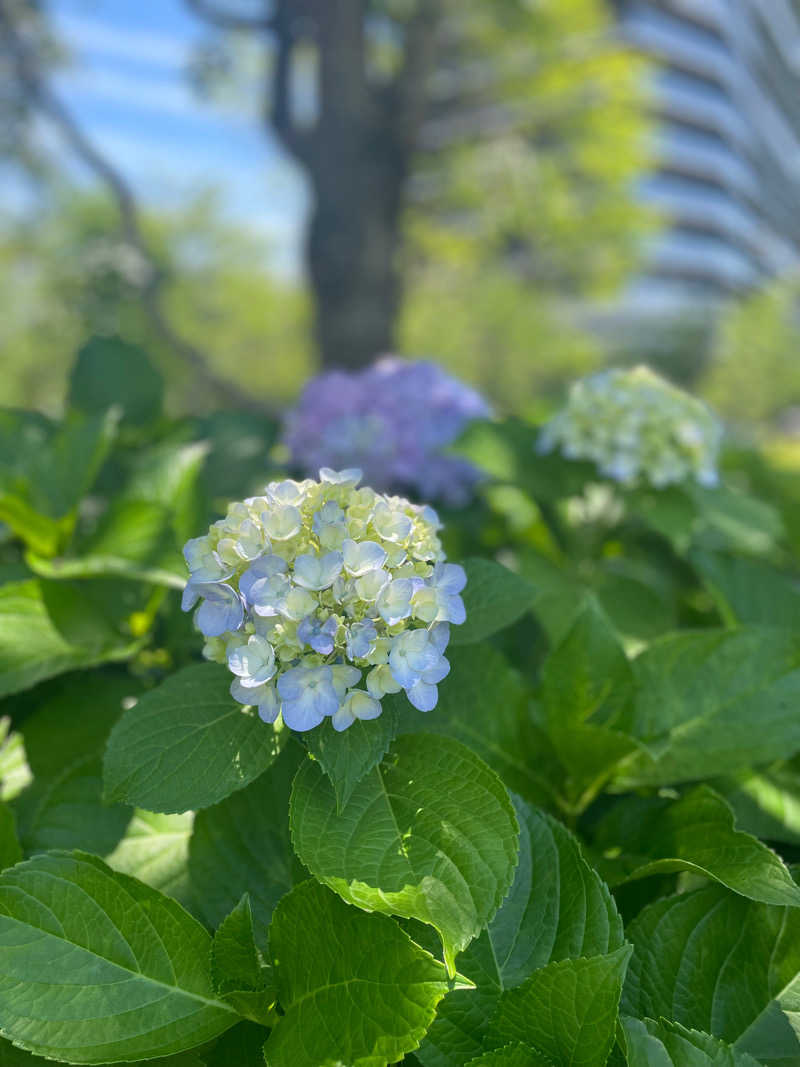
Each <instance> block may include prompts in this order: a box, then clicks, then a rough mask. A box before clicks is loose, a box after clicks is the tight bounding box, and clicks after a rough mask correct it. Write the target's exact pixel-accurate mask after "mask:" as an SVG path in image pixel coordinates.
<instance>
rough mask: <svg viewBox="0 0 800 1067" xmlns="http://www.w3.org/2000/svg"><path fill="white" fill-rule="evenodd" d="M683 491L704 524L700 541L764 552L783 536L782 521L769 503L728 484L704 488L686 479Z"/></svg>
mask: <svg viewBox="0 0 800 1067" xmlns="http://www.w3.org/2000/svg"><path fill="white" fill-rule="evenodd" d="M685 491H686V493H687V494H688V495H689V496H690V497H691V499H692V501H693V503H694V505H695V507H696V509H697V513H698V515H699V517H700V520H701V522H702V523H703V524H704V525H705V527H706V533H705V537H704V541H705V542H710V543H711V546H712V547H715V548H716V547H723V548H731V549H733V550H735V551H740V552H752V553H755V554H766V553H768V552H770V551H772V550H773V549H774V548H775V546H776V544H777V543H778V541H780V539H781V537H782V536H783V532H784V530H783V521H782V519H781V516H780V513H779V512H778V511H777V510H776V509H775V508H774V507H773V505H772V504H771V503H767V502H766V501H764V500H757V499H756V498H755V497H752V496H749V495H748V494H747V493H744V492H742V491H741V490H739V489H734V488H732V487H731V486H729V485H720V486H717V487H716V488H715V489H705V488H703V486H700V485H697V484H694V483H688V484H687V485H686V487H685Z"/></svg>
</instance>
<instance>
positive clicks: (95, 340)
mask: <svg viewBox="0 0 800 1067" xmlns="http://www.w3.org/2000/svg"><path fill="white" fill-rule="evenodd" d="M163 400H164V381H163V379H162V377H161V375H160V374H159V372H158V371H157V370H156V369H155V367H154V366H153V364H152V363H151V362H150V360H149V359H148V358H147V353H146V352H145V351H144V349H143V348H140V347H139V346H138V345H134V344H130V343H129V342H127V341H123V340H122V338H121V337H92V338H90V339H89V340H88V341H87V342H86V344H84V345H83V346H82V348H80V349H79V350H78V353H77V356H76V359H75V363H74V365H73V368H72V373H71V374H70V379H69V396H68V401H67V402H68V403H69V405H70V407H72V408H75V409H76V410H78V411H85V412H88V413H89V414H95V413H99V412H103V411H106V410H108V408H110V407H112V406H114V405H116V406H118V407H120V408H121V410H122V417H123V420H124V421H125V422H129V423H133V424H135V425H141V424H144V423H148V422H153V421H155V419H157V418H158V417H159V415H160V414H161V408H162V404H163Z"/></svg>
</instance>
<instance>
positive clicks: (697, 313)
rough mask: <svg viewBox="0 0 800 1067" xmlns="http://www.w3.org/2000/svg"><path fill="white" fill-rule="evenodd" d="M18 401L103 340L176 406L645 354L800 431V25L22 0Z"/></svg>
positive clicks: (4, 222)
mask: <svg viewBox="0 0 800 1067" xmlns="http://www.w3.org/2000/svg"><path fill="white" fill-rule="evenodd" d="M0 179H1V180H2V208H1V209H0V364H1V366H2V375H1V376H0V402H2V403H3V404H4V405H14V406H30V407H35V408H39V409H40V410H42V411H44V412H46V413H49V414H58V413H59V412H60V411H61V410H62V408H63V405H64V401H65V396H66V391H67V377H68V373H69V368H70V366H71V364H72V362H73V358H74V355H75V352H76V350H78V349H79V348H80V347H81V346H82V345H84V344H85V343H86V342H87V341H88V340H89V339H91V338H98V337H99V338H103V339H106V340H111V341H113V340H114V339H116V338H121V339H123V340H125V341H128V342H133V343H136V344H140V345H142V346H144V347H145V348H146V350H147V352H148V353H149V356H150V359H151V360H152V361H153V362H154V363H155V364H157V366H158V368H159V370H160V371H161V373H162V374H163V375H164V377H165V378H166V380H167V383H168V403H169V406H170V408H171V410H172V411H173V412H174V413H181V412H187V411H192V412H196V413H202V412H206V411H210V410H213V409H216V408H219V407H232V408H237V409H240V410H241V409H249V410H252V411H254V412H259V411H267V412H276V411H279V410H281V409H282V408H284V407H285V406H286V405H287V404H289V403H290V402H291V401H292V400H293V399H294V398H295V397H296V396H297V394H298V393H299V391H300V390H301V388H302V387H303V385H304V383H305V382H306V381H307V380H308V379H309V378H310V377H311V376H312V375H314V374H315V373H317V372H318V371H319V370H321V369H330V368H333V367H345V368H357V367H360V366H363V365H366V364H367V363H369V362H370V361H371V360H372V359H373V358H374V357H375V356H376V355H378V354H380V353H383V352H388V351H391V352H396V353H400V354H402V355H405V356H408V357H425V358H430V359H434V360H436V361H439V362H441V363H442V364H443V365H444V366H445V367H447V368H448V369H449V370H451V371H452V372H453V373H455V374H456V375H458V376H459V377H460V378H462V379H463V380H465V381H467V382H469V383H471V384H473V385H475V386H477V387H478V388H479V389H480V390H481V391H482V392H483V393H484V394H485V395H486V396H487V397H488V398H489V400H490V401H491V403H492V404H493V405H494V407H495V408H496V410H498V411H501V412H503V411H506V412H513V413H519V414H523V415H526V416H534V417H538V416H540V415H543V414H546V413H547V412H548V411H549V410H550V409H551V408H552V406H553V405H554V404H555V403H556V402H557V401H558V400H559V399H560V397H561V396H562V395H563V391H564V388H565V385H566V383H568V382H569V381H570V380H572V379H573V378H574V377H576V376H577V375H579V374H583V373H585V372H587V371H589V370H592V369H594V368H598V367H601V366H603V365H607V364H615V365H620V364H630V363H638V362H647V363H650V364H651V365H653V366H654V367H656V368H657V369H659V370H660V371H661V372H662V373H664V374H665V375H667V376H668V377H670V378H672V379H673V380H675V381H678V382H680V383H681V384H684V385H687V386H689V387H690V388H692V389H693V390H694V391H696V392H698V393H699V394H700V395H702V396H704V397H705V398H707V399H708V400H709V401H710V402H711V403H712V404H713V405H714V406H715V407H716V408H717V409H718V410H719V411H720V412H721V413H722V414H723V416H725V417H726V418H727V419H728V421H729V423H730V424H731V425H735V426H737V427H739V428H740V430H741V432H743V433H745V434H754V433H755V434H761V435H774V434H781V435H783V436H785V435H792V434H794V433H795V432H800V430H798V427H800V414H798V412H799V411H800V361H798V338H800V323H798V319H797V295H798V274H797V269H798V254H799V251H800V211H798V204H799V203H800V195H799V194H800V3H796V2H793V0H621V2H617V3H609V2H606V0H491V2H490V3H489V2H487V0H159V2H157V3H147V2H141V0H139V2H134V0H0Z"/></svg>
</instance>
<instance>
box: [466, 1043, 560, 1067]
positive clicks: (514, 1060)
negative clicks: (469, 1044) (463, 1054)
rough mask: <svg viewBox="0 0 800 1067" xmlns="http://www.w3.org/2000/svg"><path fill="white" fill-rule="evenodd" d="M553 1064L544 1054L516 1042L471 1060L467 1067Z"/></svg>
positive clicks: (519, 1066)
mask: <svg viewBox="0 0 800 1067" xmlns="http://www.w3.org/2000/svg"><path fill="white" fill-rule="evenodd" d="M552 1064H553V1061H552V1060H549V1059H548V1058H547V1057H546V1056H544V1055H542V1053H540V1052H536V1051H535V1049H532V1048H530V1047H529V1046H528V1045H520V1043H519V1042H518V1041H515V1042H513V1043H512V1044H510V1045H503V1047H502V1048H496V1049H493V1050H492V1051H491V1052H484V1053H483V1054H482V1055H481V1056H477V1057H476V1058H475V1059H474V1060H470V1061H469V1063H468V1064H467V1065H466V1067H552Z"/></svg>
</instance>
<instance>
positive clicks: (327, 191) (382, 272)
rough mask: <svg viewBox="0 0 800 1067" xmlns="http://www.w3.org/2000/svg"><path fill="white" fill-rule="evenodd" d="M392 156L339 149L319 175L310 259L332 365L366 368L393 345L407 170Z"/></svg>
mask: <svg viewBox="0 0 800 1067" xmlns="http://www.w3.org/2000/svg"><path fill="white" fill-rule="evenodd" d="M392 155H394V153H390V154H389V159H387V158H386V152H385V147H384V149H376V150H375V153H374V154H370V153H369V151H365V152H364V153H363V155H362V158H361V159H360V161H358V160H349V159H347V157H345V156H340V157H339V158H338V159H337V158H336V156H335V155H333V154H332V155H331V156H330V157H329V162H328V165H327V166H323V167H321V168H320V170H319V172H318V173H317V174H315V175H314V179H315V180H314V189H315V200H316V202H315V206H314V211H313V214H312V217H311V222H310V226H309V230H308V236H307V242H306V257H307V258H306V262H307V266H308V274H309V279H310V282H311V285H312V288H313V292H314V307H315V320H314V330H315V337H316V341H317V346H318V350H319V353H320V358H321V361H322V365H323V366H324V367H348V368H357V367H363V366H365V365H366V364H368V363H370V362H371V361H372V360H373V359H374V358H375V357H376V356H378V355H380V354H382V353H384V352H388V351H390V350H391V348H392V345H393V340H394V323H395V318H396V315H397V310H398V306H399V303H400V293H401V279H400V272H399V269H398V259H399V247H400V215H401V201H402V196H401V189H402V183H403V174H402V172H400V171H399V170H398V169H397V167H398V166H400V165H401V164H400V161H398V163H397V164H396V165H395V166H394V167H393V165H392V163H391V156H392Z"/></svg>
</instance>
